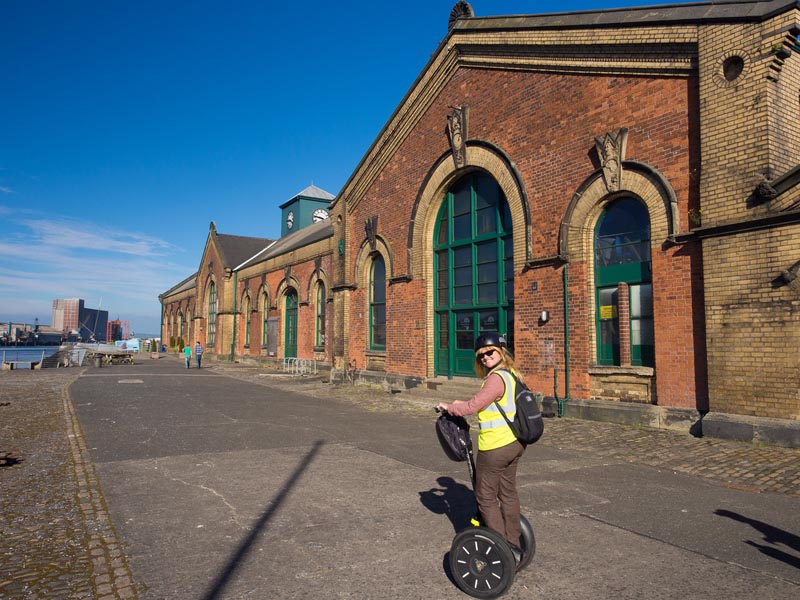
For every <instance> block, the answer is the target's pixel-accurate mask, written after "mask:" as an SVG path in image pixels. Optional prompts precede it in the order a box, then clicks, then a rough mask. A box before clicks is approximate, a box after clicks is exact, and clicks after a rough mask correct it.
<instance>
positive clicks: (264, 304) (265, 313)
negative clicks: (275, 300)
mask: <svg viewBox="0 0 800 600" xmlns="http://www.w3.org/2000/svg"><path fill="white" fill-rule="evenodd" d="M268 333H269V296H267V293H266V292H264V293H263V294H261V347H262V348H266V347H267V335H268Z"/></svg>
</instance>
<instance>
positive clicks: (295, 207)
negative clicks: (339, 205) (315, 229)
mask: <svg viewBox="0 0 800 600" xmlns="http://www.w3.org/2000/svg"><path fill="white" fill-rule="evenodd" d="M333 199H334V195H333V194H329V193H328V192H326V191H325V190H323V189H320V188H318V187H317V186H315V185H310V186H308V187H307V188H306V189H304V190H303V191H301V192H300V193H298V194H296V195H295V196H293V197H292V198H291V199H289V200H287V201H286V202H284V203H283V204H281V206H280V209H281V237H284V236H286V235H289V234H292V233H294V232H295V231H298V230H300V229H302V228H303V227H308V226H309V225H312V224H314V223H319V222H320V221H323V220H325V219H327V218H328V217H329V212H328V205H329V204H330V203H331V200H333Z"/></svg>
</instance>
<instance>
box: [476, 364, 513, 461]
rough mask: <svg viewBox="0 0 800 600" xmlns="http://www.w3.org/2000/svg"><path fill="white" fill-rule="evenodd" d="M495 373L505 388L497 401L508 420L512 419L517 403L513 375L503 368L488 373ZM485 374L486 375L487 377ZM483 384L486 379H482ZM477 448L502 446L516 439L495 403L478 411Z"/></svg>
mask: <svg viewBox="0 0 800 600" xmlns="http://www.w3.org/2000/svg"><path fill="white" fill-rule="evenodd" d="M492 373H496V374H497V375H499V376H500V378H501V379H502V380H503V385H504V386H505V389H504V390H503V395H502V396H501V397H500V399H499V400H498V401H497V403H498V404H500V406H502V407H503V410H504V411H505V413H506V416H507V417H508V419H509V421H513V420H514V415H516V413H517V404H516V402H515V400H514V396H515V394H514V391H515V388H514V377H512V375H511V373H509V372H508V371H506V370H505V369H496V370H494V371H492V372H491V373H489V375H491V374H492ZM489 375H487V377H489ZM483 381H484V385H485V384H486V379H484V380H483ZM478 427H479V428H480V432H479V433H478V450H494V449H495V448H502V447H503V446H508V445H509V444H511V443H513V442H515V441H516V440H517V436H516V435H514V432H513V431H511V427H509V426H508V423H506V420H505V419H504V418H503V415H502V413H501V412H500V410H499V409H498V408H497V404H496V403H494V402H492V403H491V404H490V405H489V406H487V407H486V408H484V409H483V410H479V411H478Z"/></svg>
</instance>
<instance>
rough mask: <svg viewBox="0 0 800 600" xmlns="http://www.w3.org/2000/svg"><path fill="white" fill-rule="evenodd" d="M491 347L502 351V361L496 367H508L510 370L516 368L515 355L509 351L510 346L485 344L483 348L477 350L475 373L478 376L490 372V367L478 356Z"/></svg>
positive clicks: (496, 350) (483, 375) (484, 375)
mask: <svg viewBox="0 0 800 600" xmlns="http://www.w3.org/2000/svg"><path fill="white" fill-rule="evenodd" d="M489 349H492V350H494V351H495V352H499V353H500V357H501V358H500V362H499V363H498V364H497V366H496V367H494V368H495V369H506V370H508V371H510V370H511V369H513V368H514V356H513V355H512V354H511V352H509V351H508V348H505V347H500V346H484V347H483V348H479V349H478V350H476V351H475V374H476V375H477V376H478V377H486V376H487V375H488V374H489V369H487V368H486V367H484V366H483V363H482V362H481V359H480V358H478V355H479V354H483V353H484V352H486V351H487V350H489Z"/></svg>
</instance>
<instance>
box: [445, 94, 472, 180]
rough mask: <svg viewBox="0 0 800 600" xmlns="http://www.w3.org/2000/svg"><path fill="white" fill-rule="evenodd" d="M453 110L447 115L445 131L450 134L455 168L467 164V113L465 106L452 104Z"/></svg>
mask: <svg viewBox="0 0 800 600" xmlns="http://www.w3.org/2000/svg"><path fill="white" fill-rule="evenodd" d="M451 108H452V109H453V111H452V112H451V113H450V114H449V115H447V133H448V135H449V136H450V150H451V151H452V153H453V162H455V164H456V168H457V169H460V168H461V167H463V166H465V165H466V164H467V142H466V140H467V115H468V113H469V109H468V107H466V106H463V105H462V106H453V107H451Z"/></svg>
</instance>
